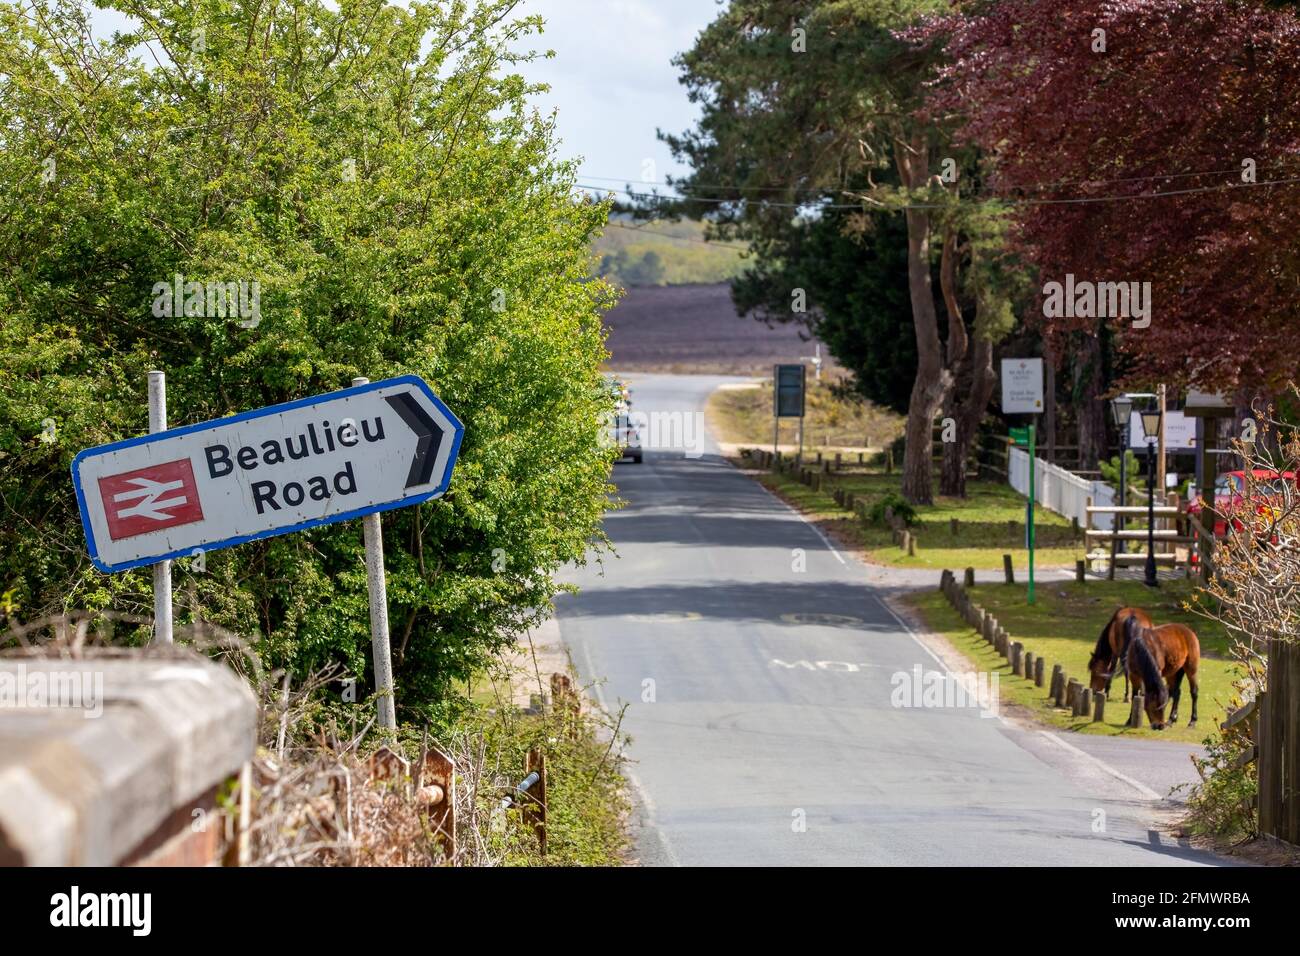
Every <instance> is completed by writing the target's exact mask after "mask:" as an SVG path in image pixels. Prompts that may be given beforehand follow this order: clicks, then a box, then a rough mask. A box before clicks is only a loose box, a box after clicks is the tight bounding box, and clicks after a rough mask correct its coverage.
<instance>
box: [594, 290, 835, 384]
mask: <svg viewBox="0 0 1300 956" xmlns="http://www.w3.org/2000/svg"><path fill="white" fill-rule="evenodd" d="M605 326H606V328H607V329H608V330H609V335H608V338H607V340H606V344H607V346H608V347H609V350H610V353H611V355H610V359H609V361H608V362H607V363H606V365H607V366H608V367H609V368H611V369H621V370H624V371H642V372H713V373H731V374H744V375H749V374H760V375H770V374H771V371H772V365H773V364H774V363H776V362H798V361H800V359H801V358H802V357H803V356H806V355H812V354H813V350H814V348H815V347H816V343H815V342H813V341H808V340H806V338H801V333H802V335H803V336H804V337H806V336H807V335H808V330H807V329H806V328H805V327H804V326H802V325H795V324H793V323H791V324H789V325H780V326H776V327H775V328H770V329H769V328H768V327H767V326H766V325H764V324H763V323H762V322H759V321H757V320H755V319H751V318H741V317H740V316H738V315H736V307H735V306H734V305H732V304H731V290H730V288H729V286H728V285H727V284H726V283H725V282H719V283H711V284H707V285H679V286H659V287H655V286H650V287H642V288H631V289H628V290H627V293H626V294H625V295H624V296H623V298H622V299H621V300H620V301H619V304H618V305H616V306H615V307H614V308H613V309H612V310H610V312H609V313H608V314H606V316H605ZM822 357H823V359H824V360H825V361H826V363H827V364H826V365H825V366H823V373H826V372H827V371H828V370H830V369H831V364H830V363H831V359H830V356H829V354H828V353H827V351H826V348H825V346H823V347H822ZM809 371H810V373H811V368H810V369H809Z"/></svg>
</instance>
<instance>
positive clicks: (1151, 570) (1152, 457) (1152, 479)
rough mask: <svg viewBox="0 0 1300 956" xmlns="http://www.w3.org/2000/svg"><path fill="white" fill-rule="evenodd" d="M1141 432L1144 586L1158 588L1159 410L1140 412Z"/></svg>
mask: <svg viewBox="0 0 1300 956" xmlns="http://www.w3.org/2000/svg"><path fill="white" fill-rule="evenodd" d="M1142 433H1143V435H1144V436H1145V437H1146V440H1147V568H1146V570H1147V579H1146V582H1145V584H1146V586H1147V587H1149V588H1158V587H1159V586H1160V580H1159V579H1158V578H1157V577H1156V442H1157V441H1159V440H1160V411H1159V409H1157V410H1156V411H1154V412H1143V413H1142Z"/></svg>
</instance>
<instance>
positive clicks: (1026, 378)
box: [1002, 358, 1043, 415]
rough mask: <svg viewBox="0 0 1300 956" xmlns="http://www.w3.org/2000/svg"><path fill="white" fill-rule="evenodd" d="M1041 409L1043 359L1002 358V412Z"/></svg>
mask: <svg viewBox="0 0 1300 956" xmlns="http://www.w3.org/2000/svg"><path fill="white" fill-rule="evenodd" d="M1042 410H1043V360H1042V359H1040V358H1026V359H1003V360H1002V412H1003V414H1005V415H1016V414H1023V413H1030V414H1034V415H1036V414H1038V413H1039V412H1041V411H1042Z"/></svg>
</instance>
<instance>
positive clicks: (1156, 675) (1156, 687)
mask: <svg viewBox="0 0 1300 956" xmlns="http://www.w3.org/2000/svg"><path fill="white" fill-rule="evenodd" d="M1129 622H1130V623H1132V619H1131V618H1130V619H1129ZM1127 631H1128V628H1127V627H1126V628H1125V632H1126V634H1127ZM1128 652H1129V653H1130V654H1132V655H1134V656H1135V657H1136V658H1137V666H1138V671H1139V672H1140V673H1141V674H1142V683H1143V684H1144V685H1145V686H1144V687H1143V690H1144V691H1145V692H1146V693H1147V694H1148V695H1150V694H1151V693H1153V692H1154V693H1155V695H1156V696H1155V701H1154V704H1155V706H1156V707H1163V706H1165V704H1166V703H1168V702H1169V688H1168V687H1166V686H1165V679H1164V678H1163V677H1161V676H1160V668H1159V667H1157V666H1156V659H1155V657H1154V656H1152V654H1151V648H1149V647H1147V642H1146V641H1144V640H1143V639H1142V635H1141V634H1140V633H1139V634H1136V635H1133V637H1132V638H1131V639H1130V640H1129V648H1128ZM1148 703H1151V701H1150V700H1148Z"/></svg>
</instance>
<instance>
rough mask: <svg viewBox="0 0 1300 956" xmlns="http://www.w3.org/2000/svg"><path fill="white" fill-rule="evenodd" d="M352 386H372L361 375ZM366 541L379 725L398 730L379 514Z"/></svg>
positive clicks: (366, 527)
mask: <svg viewBox="0 0 1300 956" xmlns="http://www.w3.org/2000/svg"><path fill="white" fill-rule="evenodd" d="M352 384H353V385H369V384H370V379H368V378H365V377H363V376H358V377H357V378H354V379H353V380H352ZM361 531H362V537H363V538H364V539H365V542H366V584H367V585H368V586H369V589H370V649H371V656H372V657H373V658H374V665H375V691H376V693H378V695H379V726H380V727H383V728H384V729H386V730H396V729H397V706H396V702H395V700H394V698H393V651H392V646H391V644H390V643H389V638H388V587H387V584H386V583H385V580H384V534H383V526H382V525H381V524H380V521H379V515H378V514H371V515H366V516H364V517H363V518H362V519H361Z"/></svg>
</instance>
